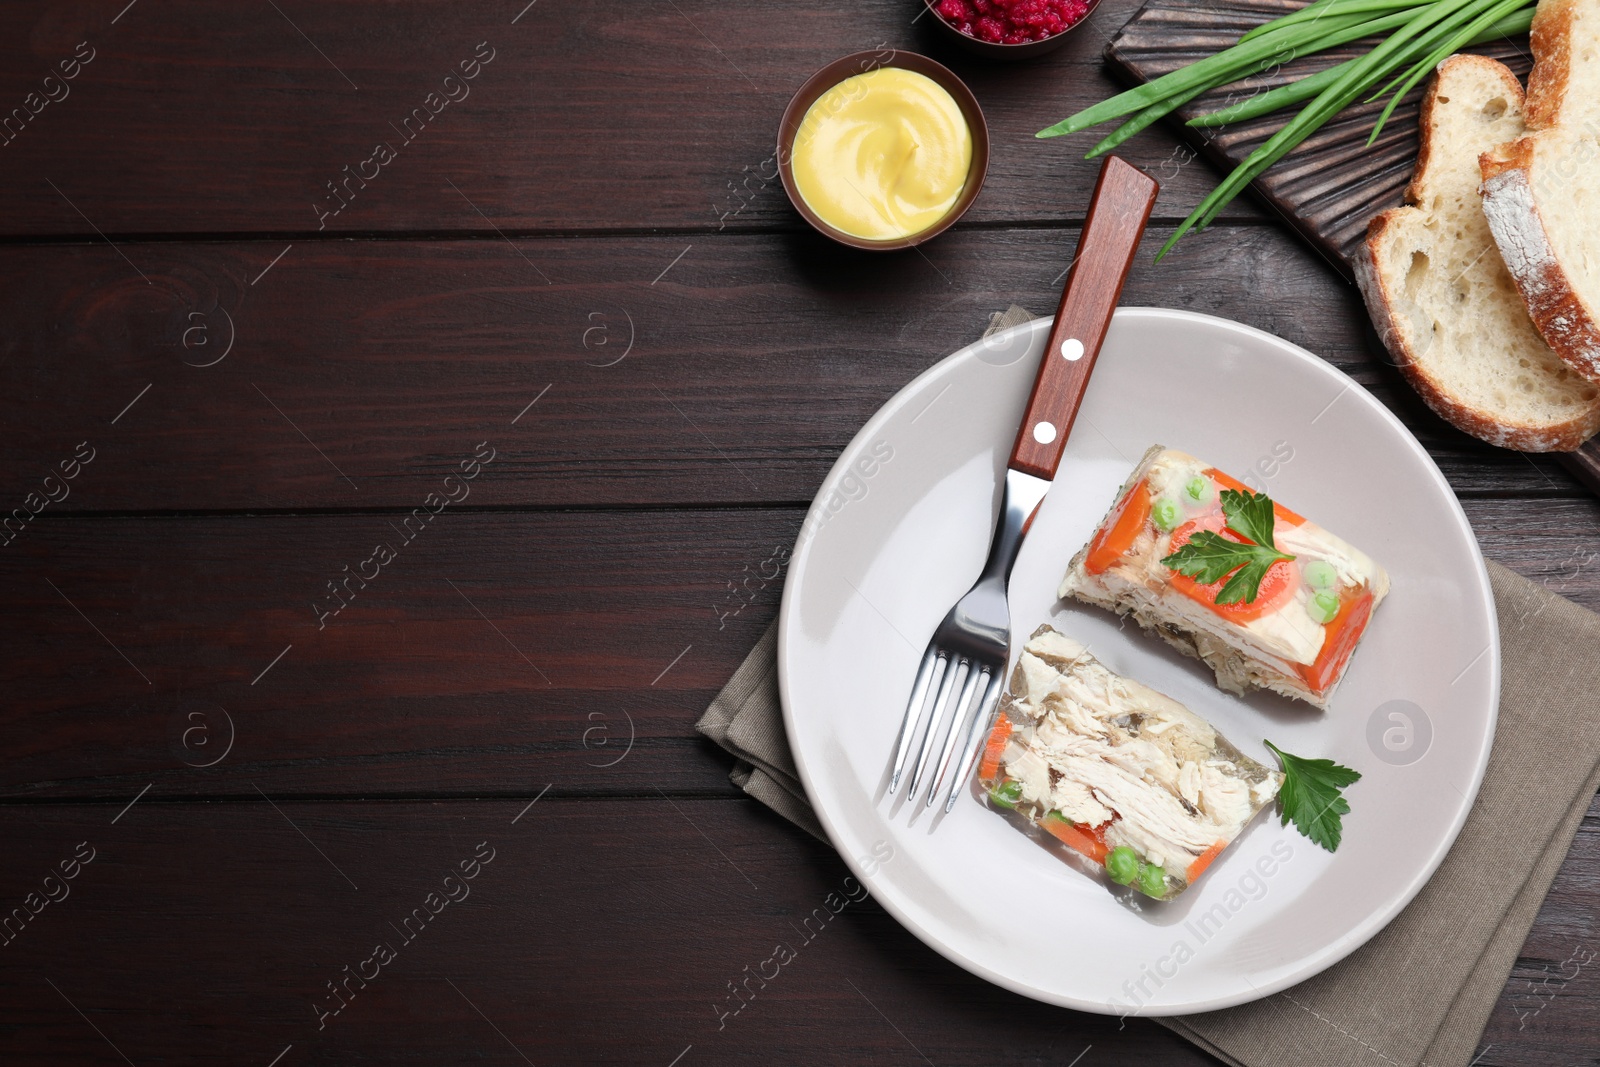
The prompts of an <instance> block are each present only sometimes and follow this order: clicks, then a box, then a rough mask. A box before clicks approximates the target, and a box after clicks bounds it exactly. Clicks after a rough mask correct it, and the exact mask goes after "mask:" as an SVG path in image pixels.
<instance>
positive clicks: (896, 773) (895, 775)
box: [889, 644, 948, 796]
mask: <svg viewBox="0 0 1600 1067" xmlns="http://www.w3.org/2000/svg"><path fill="white" fill-rule="evenodd" d="M947 662H948V659H947V657H946V656H945V654H944V653H943V652H941V651H940V650H939V649H937V648H935V647H934V646H933V645H931V644H930V645H929V646H928V651H927V652H925V653H924V654H923V656H922V666H921V667H920V668H919V669H918V670H917V681H916V684H915V685H913V686H912V687H911V699H910V700H908V701H906V716H905V718H904V719H902V720H901V722H900V738H899V740H897V741H896V742H895V744H894V770H893V771H892V772H891V773H890V775H889V795H890V796H894V791H895V790H896V789H897V788H899V786H900V776H901V774H903V773H904V772H905V769H906V754H907V753H908V752H910V751H911V740H912V738H914V737H915V736H916V734H917V727H918V726H919V725H921V723H922V713H923V705H924V704H925V703H926V702H927V696H928V686H929V684H930V683H931V684H933V685H938V684H939V679H940V678H941V677H943V675H944V670H945V665H946V663H947Z"/></svg>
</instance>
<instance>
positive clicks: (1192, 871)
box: [1183, 841, 1228, 885]
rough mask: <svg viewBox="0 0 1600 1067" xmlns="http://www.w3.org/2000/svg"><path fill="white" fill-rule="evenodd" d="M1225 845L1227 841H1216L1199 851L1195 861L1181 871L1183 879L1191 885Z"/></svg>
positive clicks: (1204, 871) (1220, 852)
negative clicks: (1185, 869)
mask: <svg viewBox="0 0 1600 1067" xmlns="http://www.w3.org/2000/svg"><path fill="white" fill-rule="evenodd" d="M1227 847H1228V843H1227V842H1226V841H1218V842H1217V843H1216V844H1214V845H1212V846H1211V847H1210V848H1208V849H1206V850H1205V851H1204V852H1202V853H1200V855H1199V856H1197V857H1195V861H1194V862H1193V863H1191V864H1189V869H1188V870H1187V871H1184V872H1183V877H1184V879H1185V880H1186V881H1188V883H1189V884H1190V885H1193V884H1194V880H1195V879H1196V878H1199V877H1200V876H1201V875H1202V874H1205V873H1206V868H1207V867H1209V866H1211V861H1212V860H1214V859H1216V858H1217V857H1218V856H1220V855H1222V850H1223V849H1225V848H1227Z"/></svg>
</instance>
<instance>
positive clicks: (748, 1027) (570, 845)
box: [0, 780, 1600, 1067]
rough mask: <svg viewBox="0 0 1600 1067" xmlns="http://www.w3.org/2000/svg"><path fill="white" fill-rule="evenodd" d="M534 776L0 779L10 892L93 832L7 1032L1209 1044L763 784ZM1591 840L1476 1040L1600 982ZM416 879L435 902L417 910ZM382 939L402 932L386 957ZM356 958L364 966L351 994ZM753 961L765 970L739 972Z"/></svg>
mask: <svg viewBox="0 0 1600 1067" xmlns="http://www.w3.org/2000/svg"><path fill="white" fill-rule="evenodd" d="M542 784H543V783H540V782H537V780H535V781H534V782H531V783H530V789H529V790H528V791H527V792H526V794H525V795H521V796H518V797H516V798H514V799H505V800H496V801H487V800H483V801H469V800H462V801H454V802H449V803H418V802H395V803H371V802H354V801H344V802H340V803H329V802H310V803H294V802H291V801H288V800H282V801H280V800H279V799H278V798H276V797H272V796H271V794H270V793H268V794H267V795H266V796H264V797H263V796H256V795H252V797H251V798H250V799H249V800H244V801H240V802H233V803H213V804H192V803H176V804H175V803H165V802H161V801H158V800H154V799H152V798H149V797H147V798H145V799H144V800H141V801H140V802H139V803H138V804H136V805H134V806H133V807H132V808H130V809H127V810H126V811H122V812H121V814H120V815H119V810H120V809H122V808H123V804H121V803H116V804H89V805H84V804H76V805H59V804H45V805H39V804H21V805H18V804H4V805H0V828H3V829H0V834H3V835H4V838H5V840H6V841H7V843H8V857H7V863H6V865H5V869H4V871H3V872H0V901H4V902H6V904H7V905H8V906H9V905H10V904H12V903H13V902H17V901H20V900H21V899H22V898H24V897H25V896H26V894H28V893H30V892H35V891H37V890H38V888H39V887H41V886H42V885H43V879H44V877H45V875H46V874H47V873H49V872H51V871H54V870H57V868H58V866H59V864H60V863H61V862H62V861H66V860H71V859H72V858H73V857H74V856H75V855H77V854H81V855H91V854H92V856H93V858H92V859H91V860H90V861H89V862H88V863H87V864H82V863H79V864H78V868H77V874H76V877H75V878H73V879H71V880H70V881H68V882H66V883H64V888H65V892H66V895H65V896H64V897H63V898H62V899H60V900H58V901H55V902H52V903H49V904H46V905H44V906H43V907H42V909H41V910H40V911H39V913H38V914H37V915H36V916H34V917H33V918H32V919H31V920H30V921H29V922H28V923H27V924H26V925H24V926H22V927H21V928H20V932H19V933H18V934H17V935H16V936H15V937H14V940H13V941H11V942H10V943H8V944H6V945H5V946H4V948H3V951H4V952H5V953H7V957H6V967H5V968H4V969H3V970H0V996H3V997H4V1000H5V1003H6V1005H7V1006H6V1009H5V1019H6V1025H5V1026H4V1027H0V1058H4V1060H5V1061H6V1062H7V1063H22V1062H43V1061H38V1060H37V1059H36V1056H37V1050H40V1049H49V1050H50V1060H49V1062H52V1063H72V1064H81V1065H84V1067H89V1065H98V1064H107V1065H111V1064H123V1063H125V1062H132V1063H135V1064H147V1063H191V1062H192V1063H201V1062H211V1063H215V1062H224V1061H225V1062H231V1063H259V1064H263V1065H265V1064H269V1063H271V1061H272V1059H273V1057H274V1056H277V1055H279V1054H280V1053H281V1052H283V1050H285V1049H286V1048H287V1049H291V1051H290V1052H289V1053H288V1055H287V1056H286V1057H285V1058H284V1060H283V1061H282V1062H283V1063H290V1062H293V1063H296V1064H348V1063H351V1062H381V1063H392V1064H419V1065H420V1064H438V1063H462V1062H473V1063H485V1064H515V1063H524V1062H531V1063H536V1064H542V1063H571V1062H584V1063H596V1064H613V1063H615V1064H624V1063H626V1064H637V1063H641V1062H642V1063H656V1064H661V1065H663V1067H665V1065H667V1064H669V1063H671V1062H672V1061H673V1058H674V1057H676V1056H679V1055H680V1054H682V1053H684V1052H685V1050H687V1049H689V1048H691V1046H692V1052H689V1053H688V1055H686V1056H685V1057H684V1059H683V1060H682V1061H681V1062H682V1063H684V1064H687V1063H690V1062H693V1063H696V1064H752V1065H754V1064H770V1063H774V1062H783V1063H838V1062H870V1063H878V1064H906V1065H910V1064H916V1063H926V1062H932V1063H935V1064H938V1065H940V1067H946V1065H949V1067H957V1065H963V1064H972V1065H992V1064H994V1063H995V1062H996V1061H997V1057H1002V1056H1003V1058H1004V1061H1005V1062H1008V1063H1039V1064H1044V1063H1052V1064H1067V1063H1070V1062H1072V1060H1073V1058H1074V1057H1077V1056H1080V1055H1083V1059H1082V1061H1081V1062H1083V1063H1086V1064H1087V1063H1098V1064H1127V1065H1134V1064H1149V1063H1161V1064H1173V1065H1189V1064H1194V1065H1199V1064H1204V1063H1214V1062H1216V1061H1214V1060H1211V1059H1210V1058H1209V1057H1207V1056H1205V1055H1203V1054H1202V1053H1200V1052H1199V1051H1197V1050H1196V1049H1194V1048H1193V1047H1191V1046H1189V1045H1187V1044H1186V1043H1184V1042H1183V1041H1181V1040H1179V1039H1178V1038H1176V1037H1174V1036H1172V1035H1170V1034H1169V1033H1167V1032H1166V1031H1165V1030H1162V1029H1160V1028H1159V1027H1158V1026H1156V1025H1155V1024H1153V1023H1151V1022H1149V1021H1148V1020H1142V1019H1129V1020H1127V1022H1126V1026H1125V1028H1124V1027H1122V1026H1120V1025H1119V1022H1118V1020H1116V1019H1114V1018H1108V1017H1101V1016H1093V1015H1084V1014H1080V1013H1076V1012H1066V1011H1061V1010H1059V1009H1056V1008H1051V1007H1048V1006H1045V1005H1042V1004H1038V1003H1035V1002H1032V1001H1028V1000H1024V999H1022V998H1020V997H1017V996H1014V995H1012V994H1009V993H1006V992H1004V991H1003V990H1000V989H998V988H997V987H995V986H992V985H989V984H988V983H986V982H983V981H981V980H979V979H977V978H975V977H973V976H971V975H969V974H967V973H966V972H965V971H963V970H961V969H960V968H958V967H956V966H954V965H953V964H951V963H949V962H948V961H946V960H944V959H942V958H941V957H939V956H938V955H936V954H935V953H934V952H933V951H932V950H930V949H928V948H927V947H926V946H924V945H922V944H921V943H920V942H918V941H917V940H916V939H915V938H913V937H912V936H911V935H910V934H909V933H907V932H906V931H905V930H904V929H903V928H901V927H900V926H899V925H898V924H897V923H896V922H895V921H894V920H893V919H892V918H890V917H889V916H888V915H887V914H885V913H884V912H883V911H882V909H881V908H879V907H878V906H877V905H876V904H875V903H874V902H873V901H872V900H871V898H870V897H867V898H866V899H864V900H860V901H852V900H851V899H850V898H851V897H852V896H853V895H859V894H858V890H857V889H856V888H855V886H856V885H857V883H855V882H854V880H853V879H851V880H849V881H847V878H848V877H849V876H848V871H847V870H846V868H845V867H844V865H843V863H842V862H841V861H840V860H839V858H838V857H837V856H836V855H833V854H832V853H831V852H830V850H828V849H827V848H826V847H824V846H823V845H821V844H820V843H817V842H815V841H813V840H811V839H810V838H808V837H806V836H805V835H803V834H800V833H798V832H797V831H794V830H793V829H792V828H790V827H787V826H785V825H784V824H782V823H781V822H780V821H779V820H778V819H777V818H776V817H775V816H773V815H771V814H770V813H768V812H766V811H765V810H764V809H761V808H760V807H759V806H758V805H756V804H754V803H753V802H750V801H745V800H733V801H728V800H708V799H693V798H681V797H680V798H676V799H674V798H670V797H666V796H652V797H646V798H640V799H635V800H628V801H606V800H595V799H569V798H564V797H562V796H561V795H560V794H559V793H557V792H555V791H552V792H551V793H550V794H547V795H546V796H545V797H544V798H543V799H541V800H540V801H539V802H538V803H537V804H535V805H534V806H533V807H531V808H528V807H527V803H528V801H529V800H531V799H533V797H534V796H535V795H536V794H537V793H538V790H539V788H541V787H542ZM114 819H115V821H114V822H113V820H114ZM80 843H87V849H86V850H84V851H83V852H81V853H80V852H79V844H80ZM88 850H92V853H91V852H89V851H88ZM479 856H492V858H491V859H490V860H489V862H488V863H486V864H484V863H482V862H479V863H478V866H477V867H476V869H475V876H474V877H473V878H471V879H470V880H469V879H463V878H461V877H460V875H461V874H462V873H465V872H463V871H462V870H461V868H460V864H461V863H462V862H463V861H474V860H476V859H477V857H479ZM178 857H183V858H184V859H183V865H182V872H181V876H176V875H175V873H174V871H173V869H172V868H173V865H174V862H175V860H177V859H178ZM890 862H893V861H892V860H891V861H890ZM1596 865H1600V803H1597V804H1596V806H1595V807H1594V808H1593V809H1591V814H1590V817H1589V818H1588V819H1587V820H1586V821H1585V824H1584V827H1583V829H1582V831H1581V832H1580V833H1579V836H1578V839H1577V842H1576V844H1575V846H1574V849H1573V854H1572V856H1571V857H1570V858H1569V860H1568V863H1567V866H1566V867H1565V868H1564V869H1563V871H1562V872H1561V875H1560V876H1559V877H1558V880H1557V892H1556V893H1554V894H1552V897H1551V899H1550V900H1549V901H1547V902H1546V904H1545V906H1544V908H1543V910H1542V911H1541V913H1540V916H1539V920H1538V923H1537V924H1536V925H1535V927H1534V930H1533V932H1532V934H1531V936H1530V938H1529V943H1528V946H1529V947H1528V948H1527V949H1526V950H1525V955H1524V958H1523V960H1522V961H1520V962H1519V965H1518V968H1517V971H1516V972H1515V973H1514V974H1513V975H1512V977H1511V979H1510V980H1509V981H1508V983H1507V993H1506V997H1505V998H1504V999H1503V1001H1502V1005H1503V1008H1502V1010H1501V1011H1500V1012H1497V1014H1496V1016H1495V1018H1494V1020H1493V1022H1492V1023H1491V1026H1490V1029H1489V1031H1488V1033H1487V1034H1485V1038H1484V1039H1485V1041H1486V1042H1489V1043H1492V1044H1493V1045H1494V1047H1493V1049H1491V1050H1490V1051H1489V1052H1488V1054H1486V1055H1484V1056H1483V1057H1482V1058H1481V1060H1480V1061H1479V1063H1480V1064H1483V1065H1503V1064H1545V1063H1570V1062H1572V1060H1571V1058H1570V1056H1571V1051H1572V1050H1574V1049H1583V1048H1585V1047H1586V1046H1585V1045H1584V1042H1585V1040H1586V1039H1587V1038H1586V1035H1587V1034H1590V1033H1592V1020H1593V1018H1594V1015H1595V1012H1596V1011H1597V1010H1600V984H1597V983H1596V981H1595V978H1594V973H1593V970H1592V965H1591V967H1583V966H1582V965H1579V970H1580V974H1579V975H1578V976H1577V977H1572V972H1573V968H1574V964H1573V963H1572V962H1571V954H1572V951H1573V948H1574V942H1577V947H1578V948H1579V950H1580V951H1581V949H1582V947H1583V945H1584V944H1588V945H1590V946H1592V945H1593V939H1594V936H1595V929H1594V922H1595V919H1594V916H1595V914H1596V912H1597V910H1600V889H1597V885H1596V882H1595V880H1594V879H1593V878H1592V877H1591V876H1590V874H1589V872H1592V871H1593V870H1594V869H1595V867H1596ZM467 870H469V871H470V870H474V868H473V867H472V866H471V864H470V862H469V866H468V868H467ZM447 874H455V875H456V878H455V880H454V882H453V883H447V882H446V881H445V876H446V875H447ZM62 885H63V883H62V882H61V880H60V879H59V877H58V878H57V879H56V880H55V882H54V883H53V890H52V891H53V892H54V893H55V894H56V895H57V896H61V895H62V892H63V889H62V888H61V886H62ZM430 893H438V894H439V896H438V897H437V898H435V900H437V901H438V902H439V903H437V904H428V903H427V902H428V899H429V898H428V894H430ZM830 894H833V895H834V896H833V897H832V898H831V900H832V903H830ZM446 900H448V901H449V902H447V903H446V902H444V901H446ZM417 908H426V909H427V910H428V911H429V912H432V911H433V909H434V908H437V912H436V913H435V914H432V915H431V917H430V918H429V919H428V920H427V922H426V923H425V924H424V923H422V922H420V921H418V920H416V919H412V921H411V923H410V924H405V920H406V919H407V918H408V917H410V916H411V915H412V913H413V911H414V909H417ZM835 908H837V914H833V909H835ZM817 909H822V914H823V916H824V918H818V917H817V916H816V911H817ZM808 919H809V920H810V924H809V925H807V920H808ZM419 929H420V930H421V931H422V932H421V933H418V932H417V931H418V930H419ZM407 934H410V939H409V940H407V938H406V935H407ZM379 943H383V944H385V945H387V946H389V947H390V948H391V949H392V951H393V955H394V958H393V959H392V960H391V961H390V962H389V963H388V964H386V965H385V966H382V967H381V968H379V967H375V966H373V965H371V964H370V963H369V962H368V961H371V960H372V959H373V952H374V946H375V945H376V944H379ZM780 943H781V944H784V945H786V946H788V947H790V948H791V949H792V951H793V953H794V958H792V959H790V960H789V961H788V962H787V963H786V964H785V965H783V966H782V967H781V968H778V969H777V973H776V977H772V978H771V980H770V981H769V982H767V983H766V985H765V986H764V987H763V985H762V983H761V982H760V980H759V979H757V980H751V979H750V978H749V976H750V975H752V974H755V973H757V971H759V970H762V969H764V970H765V971H766V974H767V975H768V976H772V975H773V973H774V966H775V964H771V963H769V964H768V965H767V966H766V967H765V968H763V966H762V965H763V962H764V961H771V960H773V959H774V956H775V946H776V945H777V944H780ZM108 945H109V946H114V951H107V946H108ZM91 960H92V961H93V966H92V967H90V966H88V965H87V963H88V961H91ZM1563 964H1565V966H1564V967H1563ZM364 965H365V966H364ZM346 967H349V968H350V972H349V973H350V974H356V973H357V972H364V973H365V974H366V975H367V976H369V978H370V981H367V982H365V983H363V982H361V981H360V980H359V979H358V978H350V979H349V985H348V986H347V987H346V986H343V985H341V986H340V988H341V991H342V992H341V995H340V998H339V999H335V997H334V995H333V994H332V993H330V991H329V988H328V983H330V982H333V983H343V982H345V981H346V980H347V979H346V974H347V972H346V971H345V970H344V968H346ZM747 967H748V968H750V970H749V971H746V970H745V968H747ZM375 971H376V977H372V976H373V975H374V972H375ZM1563 975H1565V976H1566V977H1565V980H1563V978H1562V976H1563ZM745 981H750V985H749V986H748V989H749V991H750V994H753V996H749V998H748V999H741V998H745V997H746V996H747V994H743V993H741V994H740V995H739V997H735V995H734V993H733V992H731V991H730V988H729V983H740V984H741V985H740V988H741V989H743V988H745V987H744V986H743V985H742V983H744V982H745ZM341 1001H342V1002H343V1003H344V1007H343V1008H342V1009H340V1010H339V1011H338V1013H337V1014H330V1015H328V1016H326V1017H324V1016H323V1015H322V1014H320V1012H330V1011H331V1010H332V1009H333V1008H336V1007H339V1005H340V1003H341ZM741 1003H742V1004H743V1007H742V1009H740V1010H738V1011H737V1013H735V1011H734V1009H735V1008H738V1007H739V1005H740V1004H741ZM80 1013H81V1014H80ZM319 1023H320V1025H321V1028H320V1029H319ZM1090 1046H1092V1050H1089V1047H1090ZM997 1050H998V1051H997ZM1086 1050H1088V1051H1087V1054H1086V1055H1085V1053H1086ZM1563 1055H1566V1056H1568V1058H1567V1059H1561V1058H1560V1057H1561V1056H1563ZM123 1056H125V1057H127V1059H126V1061H125V1060H124V1059H122V1058H121V1057H123Z"/></svg>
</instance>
